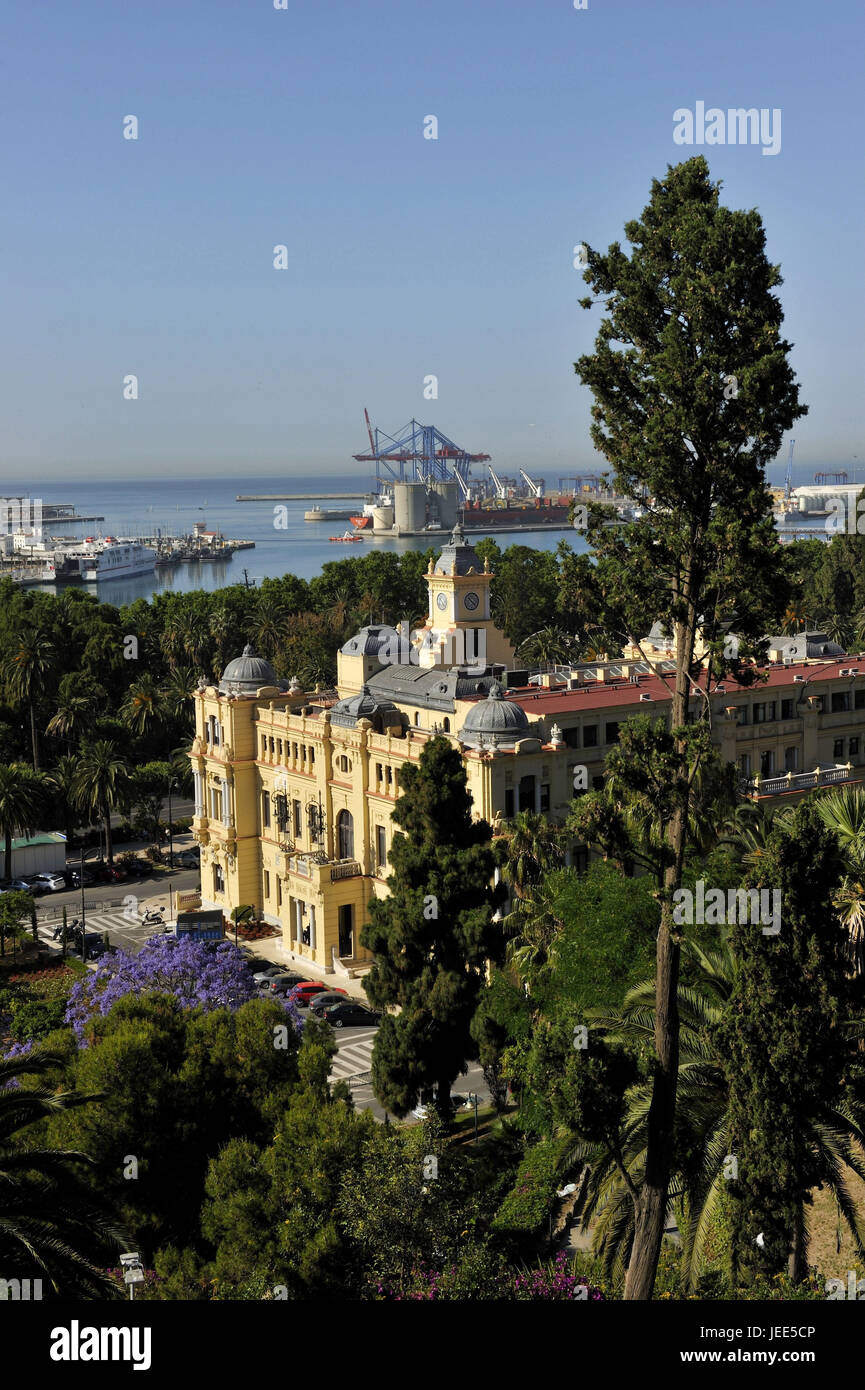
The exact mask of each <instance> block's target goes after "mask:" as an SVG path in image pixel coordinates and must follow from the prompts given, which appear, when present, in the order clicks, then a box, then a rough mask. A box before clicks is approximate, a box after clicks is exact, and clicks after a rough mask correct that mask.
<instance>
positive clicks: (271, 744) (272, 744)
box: [270, 737, 276, 757]
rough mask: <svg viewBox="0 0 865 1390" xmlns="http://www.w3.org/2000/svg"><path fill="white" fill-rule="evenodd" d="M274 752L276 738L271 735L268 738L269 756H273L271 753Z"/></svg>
mask: <svg viewBox="0 0 865 1390" xmlns="http://www.w3.org/2000/svg"><path fill="white" fill-rule="evenodd" d="M275 752H276V739H275V738H273V737H271V740H270V756H271V757H273V755H274V753H275Z"/></svg>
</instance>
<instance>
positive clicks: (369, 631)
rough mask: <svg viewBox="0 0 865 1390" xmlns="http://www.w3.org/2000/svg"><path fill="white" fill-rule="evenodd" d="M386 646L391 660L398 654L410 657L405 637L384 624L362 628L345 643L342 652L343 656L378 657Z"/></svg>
mask: <svg viewBox="0 0 865 1390" xmlns="http://www.w3.org/2000/svg"><path fill="white" fill-rule="evenodd" d="M394 643H396V645H393V644H394ZM384 646H387V648H388V653H389V656H390V659H391V660H392V659H393V655H395V654H396V653H397V652H398V653H400V654H401V655H403V656H408V654H409V652H410V651H411V646H410V644H409V643H408V642H407V641H406V639H405V637H403V636H402V634H401V633H399V632H398V631H397V629H396V628H395V627H388V626H387V625H386V624H384V623H378V624H376V625H375V626H372V625H370V626H369V627H362V628H361V630H360V632H356V633H355V634H354V636H353V637H349V639H348V641H347V642H344V643H343V645H342V646H341V647H340V651H341V652H342V654H343V656H378V655H379V653H380V651H381V649H382V647H384Z"/></svg>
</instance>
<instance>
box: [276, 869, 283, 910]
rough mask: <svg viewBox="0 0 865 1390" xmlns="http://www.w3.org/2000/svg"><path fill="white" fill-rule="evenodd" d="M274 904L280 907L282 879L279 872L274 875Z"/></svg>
mask: <svg viewBox="0 0 865 1390" xmlns="http://www.w3.org/2000/svg"><path fill="white" fill-rule="evenodd" d="M276 905H277V907H282V879H281V878H280V877H279V874H277V876H276Z"/></svg>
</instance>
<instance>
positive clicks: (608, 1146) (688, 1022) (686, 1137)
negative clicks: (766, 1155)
mask: <svg viewBox="0 0 865 1390" xmlns="http://www.w3.org/2000/svg"><path fill="white" fill-rule="evenodd" d="M687 949H688V951H689V953H690V955H691V958H692V960H693V963H694V966H695V979H694V983H693V984H691V985H684V984H683V985H680V987H679V991H678V998H679V1011H680V1020H681V1038H680V1046H681V1062H680V1073H679V1090H678V1096H679V1104H678V1105H677V1108H676V1126H677V1134H676V1151H677V1153H679V1154H680V1155H681V1156H682V1157H681V1158H680V1167H679V1169H678V1171H676V1172H674V1173H673V1176H672V1180H671V1183H670V1189H669V1197H670V1201H671V1202H675V1203H677V1204H678V1210H679V1215H678V1225H679V1232H680V1235H681V1239H682V1281H683V1285H684V1287H685V1289H686V1290H688V1291H691V1292H693V1290H694V1289H695V1288H696V1286H697V1282H698V1280H699V1276H700V1273H701V1270H702V1268H703V1265H704V1256H705V1248H706V1240H707V1238H708V1236H709V1232H710V1230H711V1226H712V1220H713V1217H714V1215H715V1213H716V1211H717V1209H718V1206H719V1204H720V1202H721V1199H722V1195H723V1193H724V1191H725V1190H726V1184H727V1179H728V1175H727V1172H726V1160H727V1158H728V1156H729V1154H730V1148H731V1142H732V1138H731V1130H730V1124H729V1118H728V1092H727V1082H726V1077H725V1073H724V1066H723V1059H722V1058H721V1056H720V1055H719V1053H718V1050H717V1047H716V1045H715V1041H714V1030H715V1029H716V1027H717V1025H718V1023H719V1022H720V1020H721V1016H722V1013H723V1009H724V1005H725V1003H726V1001H727V1000H728V999H729V997H730V994H731V992H732V989H733V985H734V982H735V975H736V969H737V965H736V958H735V956H734V954H733V952H732V950H731V948H730V946H729V943H727V942H724V943H723V944H722V946H721V948H720V949H719V950H717V951H704V950H702V949H701V948H700V947H699V946H697V945H696V944H695V943H693V942H688V943H687ZM592 1018H593V1027H595V1028H597V1029H598V1030H599V1032H600V1033H601V1035H602V1036H603V1037H604V1039H605V1040H606V1041H608V1042H613V1043H623V1042H627V1043H630V1044H631V1045H634V1046H638V1047H641V1048H642V1050H643V1051H644V1052H645V1053H646V1054H648V1052H649V1051H650V1050H651V1045H652V1038H653V1035H654V1028H655V982H654V980H644V981H643V982H642V983H641V984H639V985H636V986H635V987H634V988H633V989H632V990H630V991H629V992H628V994H627V996H626V997H625V1002H624V1005H623V1007H622V1011H621V1013H618V1014H613V1013H610V1014H606V1015H603V1014H601V1013H600V1012H596V1013H594V1014H593V1015H592ZM651 1095H652V1087H651V1081H650V1080H647V1081H641V1082H639V1083H638V1084H637V1085H635V1086H633V1087H632V1088H631V1089H630V1091H629V1092H628V1094H627V1112H626V1117H625V1121H624V1124H623V1127H622V1132H621V1134H620V1135H618V1136H616V1139H615V1141H612V1140H608V1141H599V1142H595V1143H585V1144H582V1145H580V1151H579V1156H580V1157H581V1158H583V1159H584V1161H586V1162H587V1164H588V1165H589V1170H590V1171H589V1177H588V1181H587V1183H586V1187H585V1190H584V1194H583V1197H582V1200H581V1203H580V1206H579V1215H580V1217H581V1220H582V1224H583V1226H584V1227H585V1228H587V1227H588V1226H589V1224H590V1222H592V1221H593V1220H594V1235H593V1246H594V1248H595V1250H596V1252H597V1253H598V1254H599V1255H600V1256H601V1258H602V1260H603V1262H604V1266H605V1269H606V1271H607V1273H608V1274H611V1275H614V1276H615V1277H617V1278H623V1277H624V1272H625V1270H626V1268H627V1265H628V1260H629V1258H630V1248H631V1242H632V1240H633V1233H634V1204H633V1194H634V1191H635V1190H638V1189H639V1186H640V1183H641V1182H642V1180H643V1175H644V1172H645V1158H646V1134H647V1120H648V1113H649V1106H650V1103H651ZM809 1142H810V1145H811V1147H812V1151H813V1153H814V1155H815V1157H816V1160H817V1165H818V1169H819V1171H820V1182H821V1185H823V1186H826V1187H827V1188H828V1189H829V1190H830V1191H831V1192H832V1193H833V1194H834V1196H835V1200H836V1202H837V1204H838V1209H839V1211H840V1212H841V1214H842V1216H843V1217H844V1220H845V1222H846V1224H847V1226H848V1228H849V1230H850V1234H851V1236H852V1239H853V1242H854V1244H855V1246H856V1250H857V1253H859V1254H860V1255H863V1256H865V1217H863V1215H862V1213H860V1211H859V1210H858V1208H857V1204H856V1197H855V1194H854V1193H853V1192H852V1191H851V1189H850V1185H849V1179H848V1175H847V1174H846V1173H845V1167H846V1168H848V1169H849V1170H850V1172H852V1173H854V1174H856V1175H857V1176H858V1177H859V1178H865V1161H863V1156H862V1146H863V1144H865V1109H863V1107H862V1106H861V1105H860V1104H859V1103H858V1102H855V1101H850V1100H849V1099H848V1100H846V1101H845V1102H844V1103H843V1104H841V1105H838V1106H837V1107H836V1108H834V1109H829V1108H828V1107H827V1109H826V1111H825V1112H824V1113H823V1114H822V1115H819V1116H816V1117H814V1118H813V1119H812V1120H811V1122H810V1132H809ZM803 1219H804V1218H803Z"/></svg>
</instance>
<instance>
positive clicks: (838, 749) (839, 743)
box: [832, 738, 844, 758]
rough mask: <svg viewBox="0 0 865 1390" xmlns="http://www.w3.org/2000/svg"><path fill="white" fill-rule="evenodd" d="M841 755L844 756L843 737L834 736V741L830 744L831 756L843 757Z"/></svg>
mask: <svg viewBox="0 0 865 1390" xmlns="http://www.w3.org/2000/svg"><path fill="white" fill-rule="evenodd" d="M843 756H844V740H843V738H836V739H835V741H834V743H833V744H832V757H833V758H843Z"/></svg>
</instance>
